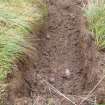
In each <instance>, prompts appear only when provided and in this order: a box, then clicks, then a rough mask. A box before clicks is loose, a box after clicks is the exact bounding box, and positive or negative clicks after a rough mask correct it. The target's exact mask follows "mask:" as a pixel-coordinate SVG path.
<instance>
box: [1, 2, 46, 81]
mask: <svg viewBox="0 0 105 105" xmlns="http://www.w3.org/2000/svg"><path fill="white" fill-rule="evenodd" d="M46 15H47V7H46V5H45V4H44V3H43V2H42V1H41V0H0V80H4V79H5V78H6V76H7V73H8V72H9V71H10V70H11V68H12V64H13V61H14V59H16V58H18V57H21V55H22V53H23V48H22V46H20V45H22V44H23V43H27V44H28V45H29V43H28V42H26V40H25V37H26V36H27V35H29V34H30V33H31V32H32V31H33V30H32V28H33V27H34V28H35V29H34V30H36V31H37V30H38V29H39V28H40V26H41V25H42V24H43V22H44V17H45V16H46Z"/></svg>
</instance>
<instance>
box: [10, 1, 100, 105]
mask: <svg viewBox="0 0 105 105" xmlns="http://www.w3.org/2000/svg"><path fill="white" fill-rule="evenodd" d="M46 2H47V4H48V10H49V16H48V21H47V22H46V25H45V26H44V27H43V29H42V30H41V32H40V33H38V34H36V36H35V38H37V39H38V40H37V41H35V42H34V41H33V43H34V44H35V43H37V45H36V46H35V48H36V49H37V51H36V52H33V51H32V52H31V56H30V55H27V56H26V57H24V58H25V59H24V60H23V59H22V60H20V61H19V62H17V66H15V70H13V74H12V75H9V76H8V80H9V81H10V85H9V97H8V100H9V102H10V103H8V105H73V104H72V102H70V99H71V100H72V101H74V102H76V103H77V104H79V102H80V101H81V100H82V99H83V98H81V97H85V95H87V93H88V92H89V91H90V90H91V89H92V88H93V87H94V85H95V84H96V83H97V81H98V79H99V77H98V76H97V70H98V60H97V59H99V58H96V52H97V51H96V48H95V45H94V39H93V38H92V37H91V33H89V32H88V31H87V30H86V21H85V18H84V17H83V12H82V10H81V1H80V0H47V1H46ZM34 44H33V45H34ZM36 53H37V54H36ZM36 55H37V57H36ZM26 65H27V66H26ZM64 95H65V96H64ZM80 96H81V97H80ZM67 97H68V98H70V99H68V98H67ZM92 101H94V99H93V98H92ZM90 103H91V102H90ZM90 103H89V101H86V102H85V103H83V104H82V105H85V104H86V105H91V104H90Z"/></svg>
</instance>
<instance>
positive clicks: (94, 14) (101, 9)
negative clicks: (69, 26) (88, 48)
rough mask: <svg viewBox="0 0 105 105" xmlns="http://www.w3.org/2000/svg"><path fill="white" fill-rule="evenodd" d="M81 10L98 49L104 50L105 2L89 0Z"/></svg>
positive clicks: (104, 0)
mask: <svg viewBox="0 0 105 105" xmlns="http://www.w3.org/2000/svg"><path fill="white" fill-rule="evenodd" d="M83 9H84V11H85V16H86V17H87V20H88V23H89V30H90V31H91V32H93V34H94V37H95V42H96V45H97V47H98V49H100V50H102V49H105V0H89V2H88V5H86V6H84V8H83Z"/></svg>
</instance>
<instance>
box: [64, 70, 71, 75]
mask: <svg viewBox="0 0 105 105" xmlns="http://www.w3.org/2000/svg"><path fill="white" fill-rule="evenodd" d="M65 74H66V75H67V76H70V70H69V69H68V68H67V69H65Z"/></svg>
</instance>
